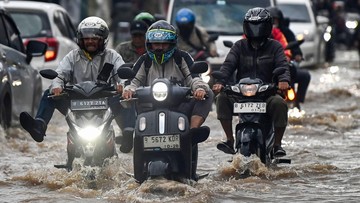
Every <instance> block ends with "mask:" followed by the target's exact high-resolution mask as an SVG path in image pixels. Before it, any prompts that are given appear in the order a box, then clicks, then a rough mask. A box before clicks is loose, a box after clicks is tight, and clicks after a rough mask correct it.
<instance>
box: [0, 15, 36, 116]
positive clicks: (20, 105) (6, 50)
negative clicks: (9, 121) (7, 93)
mask: <svg viewBox="0 0 360 203" xmlns="http://www.w3.org/2000/svg"><path fill="white" fill-rule="evenodd" d="M2 19H3V24H4V27H3V28H2V29H3V30H5V33H6V36H5V37H6V39H7V40H3V42H5V43H6V44H3V46H2V51H3V53H2V54H3V55H2V56H3V58H4V59H5V60H6V63H5V67H4V68H6V69H7V72H8V76H7V77H8V84H9V85H10V89H11V100H12V106H11V107H12V117H13V118H16V119H15V120H17V117H18V115H19V114H20V112H22V111H28V112H31V110H32V105H33V104H32V101H33V96H34V81H35V78H34V70H33V69H32V68H31V67H30V65H29V64H28V63H27V62H26V55H25V54H24V50H25V48H24V45H23V43H22V39H21V37H20V34H19V31H18V29H17V27H16V25H15V23H14V21H13V20H12V19H11V18H10V17H9V16H8V15H4V16H3V18H2Z"/></svg>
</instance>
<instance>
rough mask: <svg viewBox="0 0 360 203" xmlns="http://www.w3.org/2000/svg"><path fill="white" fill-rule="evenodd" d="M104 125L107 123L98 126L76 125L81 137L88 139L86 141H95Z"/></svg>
mask: <svg viewBox="0 0 360 203" xmlns="http://www.w3.org/2000/svg"><path fill="white" fill-rule="evenodd" d="M104 126H105V124H103V125H100V126H98V127H94V126H86V127H84V128H80V127H78V126H75V129H76V131H77V134H78V135H79V136H80V138H81V139H83V140H86V141H93V140H95V139H96V138H97V137H99V136H100V135H101V133H102V131H103V128H104Z"/></svg>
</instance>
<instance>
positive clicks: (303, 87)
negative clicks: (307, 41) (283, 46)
mask: <svg viewBox="0 0 360 203" xmlns="http://www.w3.org/2000/svg"><path fill="white" fill-rule="evenodd" d="M267 10H269V12H270V15H271V17H272V18H273V26H274V27H275V28H278V29H280V30H281V32H282V33H283V34H284V36H285V38H286V40H287V42H293V41H296V37H295V34H294V33H293V32H292V31H291V30H290V28H289V27H288V25H286V23H285V20H284V15H283V13H282V11H281V10H280V9H278V8H277V7H269V8H267ZM273 29H274V28H273ZM290 50H291V54H292V56H291V58H290V59H291V61H292V65H294V66H295V68H296V71H295V72H296V74H295V77H294V81H292V83H298V86H297V92H296V104H295V105H296V107H297V108H298V109H299V110H300V109H301V107H300V103H304V101H305V96H306V92H307V88H308V86H309V83H310V80H311V75H310V73H309V71H308V70H306V69H304V68H300V67H299V64H300V62H301V61H302V60H303V55H302V51H301V49H300V46H294V47H292V48H291V49H290Z"/></svg>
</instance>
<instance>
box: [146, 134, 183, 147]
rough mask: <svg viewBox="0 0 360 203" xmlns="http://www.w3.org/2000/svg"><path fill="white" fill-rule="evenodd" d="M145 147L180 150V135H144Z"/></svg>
mask: <svg viewBox="0 0 360 203" xmlns="http://www.w3.org/2000/svg"><path fill="white" fill-rule="evenodd" d="M143 139H144V149H145V150H149V148H151V149H150V150H152V149H155V148H161V149H162V150H179V149H180V135H179V134H176V135H156V136H144V137H143Z"/></svg>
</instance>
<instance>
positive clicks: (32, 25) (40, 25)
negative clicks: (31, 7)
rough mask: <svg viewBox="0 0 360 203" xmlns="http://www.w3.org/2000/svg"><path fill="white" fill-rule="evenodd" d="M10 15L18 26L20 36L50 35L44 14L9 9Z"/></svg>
mask: <svg viewBox="0 0 360 203" xmlns="http://www.w3.org/2000/svg"><path fill="white" fill-rule="evenodd" d="M10 15H11V17H12V18H13V19H14V21H15V23H16V25H17V26H18V29H19V30H20V33H21V37H23V38H34V37H51V35H52V34H51V31H50V25H49V21H48V19H47V17H46V14H41V13H30V12H18V11H10Z"/></svg>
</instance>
